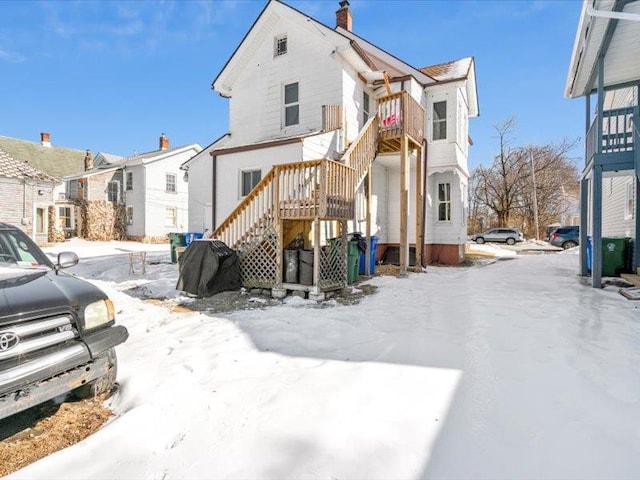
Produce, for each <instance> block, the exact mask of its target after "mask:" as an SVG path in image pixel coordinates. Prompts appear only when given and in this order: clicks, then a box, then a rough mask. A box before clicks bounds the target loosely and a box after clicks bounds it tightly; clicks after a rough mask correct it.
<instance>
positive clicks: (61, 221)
mask: <svg viewBox="0 0 640 480" xmlns="http://www.w3.org/2000/svg"><path fill="white" fill-rule="evenodd" d="M58 225H60V228H63V229H66V230H68V229H70V228H71V207H58Z"/></svg>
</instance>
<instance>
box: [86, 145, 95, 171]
mask: <svg viewBox="0 0 640 480" xmlns="http://www.w3.org/2000/svg"><path fill="white" fill-rule="evenodd" d="M92 168H93V157H92V156H91V152H90V151H89V150H87V153H85V154H84V171H85V172H86V171H87V170H91V169H92Z"/></svg>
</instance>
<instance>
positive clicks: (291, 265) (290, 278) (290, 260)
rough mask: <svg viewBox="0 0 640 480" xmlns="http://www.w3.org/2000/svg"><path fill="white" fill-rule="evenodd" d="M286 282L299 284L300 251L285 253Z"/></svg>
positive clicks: (286, 251) (287, 251)
mask: <svg viewBox="0 0 640 480" xmlns="http://www.w3.org/2000/svg"><path fill="white" fill-rule="evenodd" d="M284 281H285V283H298V250H285V251H284Z"/></svg>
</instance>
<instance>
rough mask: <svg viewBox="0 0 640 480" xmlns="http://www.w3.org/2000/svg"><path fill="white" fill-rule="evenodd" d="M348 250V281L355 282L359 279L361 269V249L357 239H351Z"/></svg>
mask: <svg viewBox="0 0 640 480" xmlns="http://www.w3.org/2000/svg"><path fill="white" fill-rule="evenodd" d="M347 252H348V254H347V281H348V282H349V283H354V282H357V281H358V270H360V250H359V249H358V241H357V240H350V241H349V247H348V250H347Z"/></svg>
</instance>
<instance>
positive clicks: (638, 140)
mask: <svg viewBox="0 0 640 480" xmlns="http://www.w3.org/2000/svg"><path fill="white" fill-rule="evenodd" d="M636 88H637V89H638V105H637V106H636V108H635V109H634V110H635V111H634V113H633V131H634V135H633V156H634V163H635V172H636V176H635V184H636V191H635V196H634V197H635V198H634V200H635V202H634V203H635V212H634V213H635V219H636V234H635V238H634V239H633V260H632V262H631V263H632V267H633V273H637V269H638V266H639V265H640V84H638V85H637V86H636Z"/></svg>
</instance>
